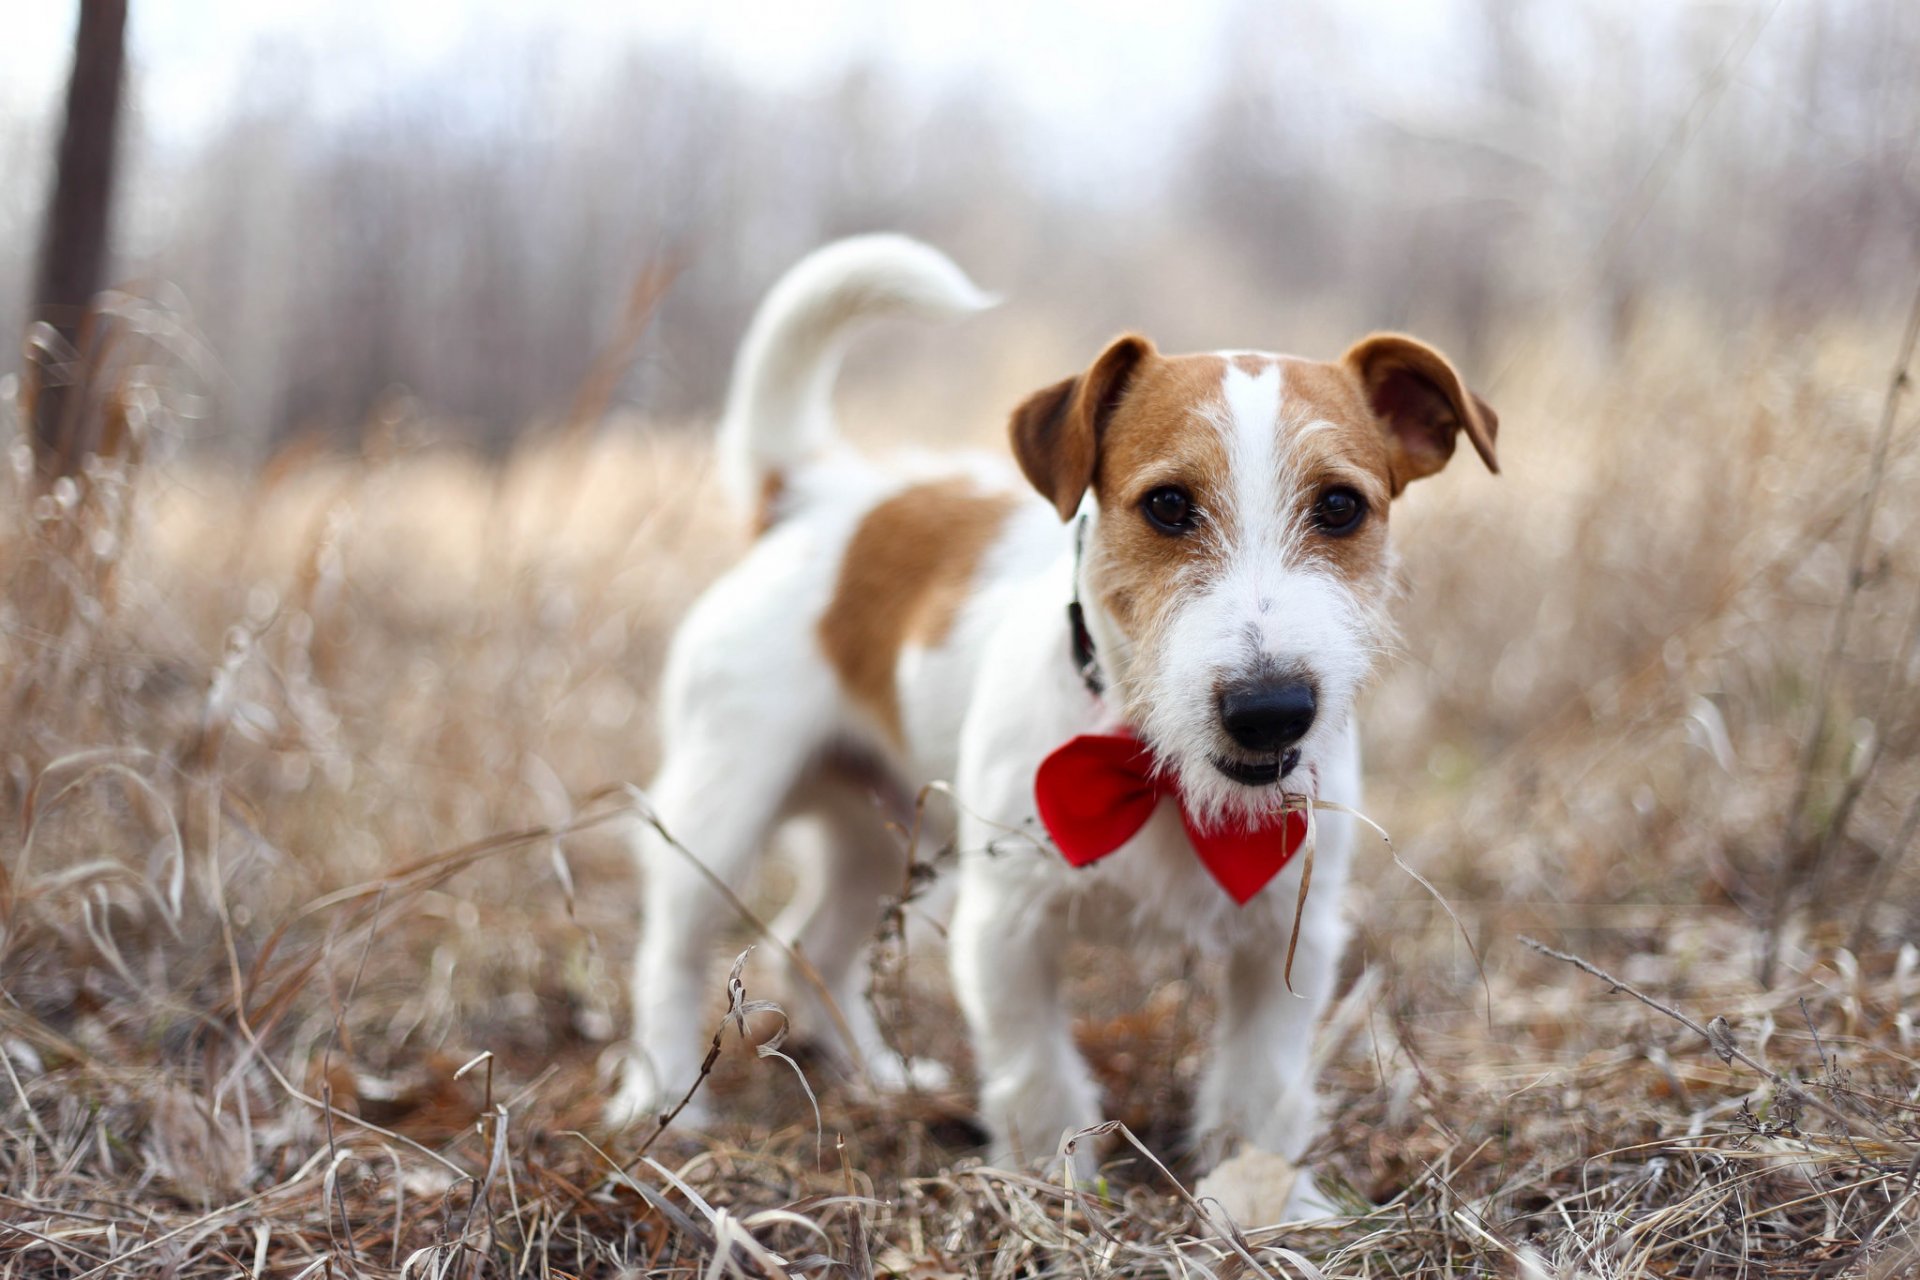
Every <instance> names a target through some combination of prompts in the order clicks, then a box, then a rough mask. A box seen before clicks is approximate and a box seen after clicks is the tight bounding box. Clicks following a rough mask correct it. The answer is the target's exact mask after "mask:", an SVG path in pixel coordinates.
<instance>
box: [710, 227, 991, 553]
mask: <svg viewBox="0 0 1920 1280" xmlns="http://www.w3.org/2000/svg"><path fill="white" fill-rule="evenodd" d="M993 302H994V299H993V298H991V297H989V296H988V295H986V294H984V293H982V292H981V291H980V290H979V289H978V288H976V287H975V286H974V283H973V281H971V280H969V279H967V277H966V273H964V272H963V271H961V270H960V268H959V267H956V266H955V265H954V264H953V262H952V261H951V260H950V259H948V258H947V256H946V255H945V254H943V253H941V252H940V251H939V250H937V249H934V248H932V247H931V246H928V245H925V244H922V243H920V242H919V241H918V240H912V239H909V238H908V237H906V236H900V235H868V236H855V237H853V238H851V239H848V240H839V241H836V242H834V243H833V244H830V245H827V246H826V247H824V248H821V249H817V250H815V251H814V252H813V253H811V254H809V255H807V256H806V257H805V258H803V259H801V260H800V262H799V263H798V264H796V265H795V266H794V267H793V268H792V269H791V270H790V271H788V272H787V274H786V275H784V276H782V277H781V278H780V281H779V283H778V284H776V285H774V286H773V288H772V289H771V290H770V291H769V292H768V294H767V296H766V299H765V300H764V301H762V302H761V304H760V309H759V311H757V312H755V313H754V317H753V323H752V324H751V325H749V326H748V327H747V336H746V337H745V338H743V339H741V341H740V352H739V354H738V355H737V356H736V357H735V358H734V365H733V382H732V385H731V386H730V387H729V388H728V391H727V409H726V414H725V416H724V417H723V418H722V419H721V420H720V442H719V450H720V467H721V472H722V475H723V476H724V477H725V480H726V483H727V487H728V490H729V492H730V493H731V495H732V498H733V500H734V502H735V503H737V504H738V505H739V506H740V508H741V509H742V510H743V511H747V512H751V513H754V514H755V516H756V518H757V519H759V520H760V521H761V522H762V523H766V522H767V521H768V520H769V519H770V518H771V513H770V511H769V508H770V506H772V505H773V503H774V501H775V500H777V497H778V495H779V492H780V490H781V488H782V487H783V486H784V484H785V481H786V477H787V475H788V473H790V472H791V471H792V470H793V469H794V468H795V467H797V466H799V465H800V464H802V463H804V462H807V461H808V460H809V459H812V458H814V457H817V456H818V455H819V454H820V453H822V452H823V451H824V450H825V449H826V448H827V446H828V445H830V444H831V443H832V441H833V439H834V435H835V432H834V427H833V404H832V395H833V380H834V375H835V374H837V373H838V372H839V369H840V358H841V356H842V355H843V354H845V352H846V347H847V339H848V337H849V336H850V334H851V331H852V329H853V327H854V323H855V322H856V321H858V320H861V319H863V318H865V317H867V316H878V315H919V316H928V317H936V318H937V317H946V316H959V315H966V314H968V313H970V312H974V311H978V310H980V309H982V308H983V307H989V306H992V305H993Z"/></svg>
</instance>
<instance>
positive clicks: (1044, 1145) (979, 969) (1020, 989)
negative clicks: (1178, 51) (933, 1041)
mask: <svg viewBox="0 0 1920 1280" xmlns="http://www.w3.org/2000/svg"><path fill="white" fill-rule="evenodd" d="M973 848H975V849H979V846H978V845H975V846H973ZM1023 854H1025V851H1008V852H1005V853H1002V854H999V855H995V854H993V853H990V852H987V851H985V850H983V849H982V850H980V851H978V852H970V853H969V854H968V856H967V858H966V859H965V861H963V863H962V864H961V876H960V894H959V900H958V901H957V902H956V903H955V905H954V916H953V924H952V932H951V936H950V939H949V958H950V960H951V963H952V966H953V979H954V993H955V995H956V996H957V997H958V998H959V1001H960V1008H961V1011H962V1012H964V1013H965V1014H966V1018H967V1024H968V1027H969V1028H970V1030H971V1031H972V1033H973V1049H974V1059H975V1062H976V1065H977V1067H978V1070H979V1073H980V1110H981V1113H982V1115H983V1117H984V1118H985V1120H986V1122H987V1127H988V1129H989V1130H990V1131H991V1133H992V1135H993V1151H992V1158H993V1159H994V1160H995V1161H1015V1162H1019V1163H1024V1164H1043V1163H1044V1164H1052V1163H1054V1157H1055V1156H1056V1155H1057V1154H1058V1153H1059V1151H1060V1150H1061V1142H1062V1139H1063V1137H1064V1136H1065V1135H1067V1134H1069V1133H1072V1132H1075V1131H1077V1130H1080V1129H1085V1128H1088V1127H1090V1126H1092V1125H1095V1124H1098V1123H1099V1122H1100V1093H1099V1089H1098V1087H1097V1086H1096V1085H1095V1084H1094V1080H1093V1074H1092V1072H1091V1071H1089V1070H1088V1068H1087V1064H1086V1060H1085V1059H1084V1058H1082V1057H1081V1056H1080V1052H1079V1050H1078V1049H1076V1048H1075V1047H1074V1044H1073V1034H1072V1024H1071V1022H1070V1020H1069V1018H1068V1015H1067V1010H1066V1008H1065V1006H1064V1004H1063V1003H1062V1001H1061V998H1060V954H1061V951H1062V949H1063V947H1064V945H1065V941H1066V927H1065V922H1064V921H1063V920H1062V919H1061V918H1060V914H1059V912H1058V911H1057V910H1054V909H1049V907H1048V905H1047V901H1046V897H1047V895H1046V893H1045V886H1044V885H1043V883H1041V882H1042V880H1043V877H1041V876H1038V875H1036V874H1034V873H1033V870H1032V868H1030V867H1026V868H1023V867H1019V866H1015V865H1009V864H1010V863H1013V862H1015V860H1017V859H1020V858H1022V856H1023ZM1028 856H1030V855H1028ZM1097 1173H1098V1161H1097V1159H1096V1158H1095V1156H1094V1155H1093V1154H1092V1150H1091V1148H1090V1146H1089V1145H1088V1144H1084V1143H1083V1144H1081V1150H1080V1151H1078V1152H1076V1154H1075V1155H1074V1157H1073V1174H1074V1178H1075V1180H1076V1181H1077V1182H1080V1183H1082V1185H1085V1184H1086V1183H1088V1182H1091V1181H1092V1179H1093V1178H1094V1177H1095V1176H1096V1174H1097Z"/></svg>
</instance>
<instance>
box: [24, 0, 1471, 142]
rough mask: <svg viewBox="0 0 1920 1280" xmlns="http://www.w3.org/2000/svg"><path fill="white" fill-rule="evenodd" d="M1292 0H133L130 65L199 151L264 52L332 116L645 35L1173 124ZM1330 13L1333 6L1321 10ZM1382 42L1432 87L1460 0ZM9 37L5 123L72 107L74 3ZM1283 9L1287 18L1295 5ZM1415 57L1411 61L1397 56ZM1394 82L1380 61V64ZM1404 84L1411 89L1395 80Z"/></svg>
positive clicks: (1371, 4) (757, 64) (1421, 2)
mask: <svg viewBox="0 0 1920 1280" xmlns="http://www.w3.org/2000/svg"><path fill="white" fill-rule="evenodd" d="M1236 2H1240V3H1251V4H1256V5H1258V4H1277V0H1188V2H1187V3H1184V4H1167V3H1165V0H624V2H621V0H546V2H545V3H540V2H536V0H132V15H133V17H132V34H131V41H130V43H131V59H132V63H133V67H134V74H135V75H136V76H137V77H138V90H137V92H138V94H139V99H140V102H141V103H142V105H143V106H144V108H145V112H144V117H145V120H146V123H147V126H148V128H150V129H152V130H154V131H155V132H156V133H158V134H159V135H160V136H162V137H165V138H169V139H173V140H179V139H184V138H190V137H193V136H194V135H196V134H198V133H199V132H201V131H202V130H203V129H205V128H206V127H207V126H209V125H210V124H212V123H213V122H215V121H216V120H218V119H219V118H220V116H221V115H222V114H223V113H224V112H225V111H226V110H227V108H228V105H229V103H230V102H231V101H232V99H233V97H234V95H235V93H236V92H237V91H238V89H239V88H240V86H241V85H242V84H243V83H244V82H245V78H246V76H247V74H248V72H249V70H250V69H251V68H252V67H253V65H254V62H255V59H254V55H255V54H256V53H257V52H258V51H259V50H260V49H261V48H262V47H263V45H264V44H266V43H268V42H277V43H281V44H283V45H292V46H295V47H301V48H304V49H307V50H309V51H312V52H314V53H315V54H317V55H318V56H317V60H316V63H315V66H316V69H317V70H321V71H323V74H322V76H321V77H320V80H321V83H322V84H323V85H324V87H325V89H326V92H327V94H328V96H329V98H330V99H331V101H332V105H334V106H336V107H340V108H346V109H350V108H351V107H352V105H353V104H354V103H355V101H356V99H358V100H366V99H370V98H371V97H372V96H373V95H374V94H375V93H377V92H378V91H379V90H380V88H382V87H383V86H389V87H390V86H391V84H392V83H393V81H394V80H395V78H399V79H402V80H404V79H405V78H406V77H407V76H408V75H409V73H410V72H411V73H419V72H424V71H427V70H431V69H433V68H435V67H440V66H444V65H446V64H447V63H448V62H450V61H451V60H453V59H454V58H456V57H457V56H459V54H460V52H461V51H462V50H463V49H469V50H470V49H472V48H473V47H475V45H476V43H479V44H481V45H483V46H485V47H489V48H493V49H511V48H512V47H513V46H514V45H515V44H516V43H522V42H529V43H530V42H532V41H534V40H536V39H537V40H539V41H541V42H542V43H544V44H546V45H549V46H553V45H556V44H557V46H558V47H557V51H558V52H559V53H560V55H561V56H562V58H563V59H564V63H563V65H567V66H569V67H570V68H573V67H577V68H579V69H580V70H582V71H591V70H592V69H593V67H594V64H595V63H596V62H599V63H604V62H606V61H608V60H610V59H612V58H615V57H617V56H618V55H619V54H620V53H621V51H622V50H624V49H625V48H627V47H630V46H631V45H632V44H633V43H634V42H636V41H643V42H650V43H657V44H663V45H668V46H673V47H678V48H681V49H685V50H686V51H687V52H688V53H689V54H690V55H694V56H699V57H701V58H703V59H704V60H709V61H712V62H714V63H717V64H719V65H721V66H725V67H728V68H730V69H731V70H732V71H733V72H735V73H736V74H738V75H739V76H741V77H742V78H743V79H745V80H747V81H749V82H751V83H755V84H759V85H771V86H777V87H788V88H792V87H804V86H807V85H809V84H815V83H820V82H824V81H826V80H829V79H831V78H832V77H833V76H834V74H835V73H837V72H838V71H839V70H841V69H843V68H844V67H845V66H847V65H848V64H850V63H853V62H858V61H862V60H865V61H884V62H887V63H890V64H892V65H893V66H895V67H896V68H897V69H899V70H900V71H901V72H903V73H904V76H905V78H906V79H907V80H908V81H909V82H910V83H912V84H915V85H919V86H923V87H924V88H925V89H927V90H928V91H929V92H937V91H939V90H941V89H943V88H946V87H948V86H950V85H952V84H954V83H956V82H958V81H961V80H966V81H972V82H975V83H976V84H981V83H984V84H985V85H987V86H989V87H991V88H992V89H993V90H994V91H995V92H997V93H1001V94H1004V95H1005V96H1006V97H1007V98H1008V99H1010V100H1011V102H1012V104H1013V105H1015V106H1016V107H1019V108H1022V109H1023V110H1024V112H1025V113H1026V114H1028V115H1029V116H1030V117H1032V118H1033V119H1036V120H1039V121H1044V122H1048V124H1049V127H1051V128H1057V129H1063V130H1068V131H1072V130H1074V129H1075V128H1076V127H1077V126H1079V125H1083V124H1088V123H1091V122H1093V121H1094V120H1096V119H1097V120H1099V121H1100V122H1102V123H1103V124H1104V127H1105V130H1107V131H1112V130H1113V129H1114V126H1115V125H1124V124H1129V123H1134V122H1135V121H1136V118H1137V122H1138V123H1139V124H1140V125H1142V126H1143V127H1145V128H1149V129H1151V128H1153V127H1155V125H1156V123H1159V127H1162V128H1164V121H1165V119H1166V117H1167V115H1168V114H1169V108H1177V107H1179V106H1183V105H1185V104H1186V103H1187V102H1189V101H1191V100H1194V99H1195V98H1197V97H1199V96H1200V95H1201V94H1203V93H1204V91H1205V89H1206V85H1207V77H1208V74H1209V71H1210V69H1211V68H1212V67H1214V66H1216V65H1217V64H1218V62H1219V60H1220V57H1221V54H1222V50H1221V47H1220V45H1221V37H1220V23H1221V20H1222V18H1223V17H1224V16H1225V15H1226V14H1227V13H1228V12H1229V10H1230V8H1231V7H1232V6H1233V5H1234V4H1235V3H1236ZM1324 7H1325V6H1323V8H1324ZM1339 7H1342V8H1344V9H1346V10H1348V11H1350V12H1354V11H1357V12H1358V13H1359V14H1360V15H1361V16H1362V18H1363V19H1374V20H1378V19H1380V18H1382V17H1384V16H1385V15H1387V14H1389V13H1390V14H1391V15H1392V19H1391V21H1390V22H1378V21H1368V22H1367V23H1366V25H1368V26H1370V27H1375V28H1376V29H1377V34H1378V36H1379V37H1380V38H1379V39H1378V40H1377V41H1375V40H1373V39H1369V44H1370V46H1372V47H1371V49H1370V55H1369V56H1370V58H1372V57H1378V58H1382V59H1385V60H1386V61H1387V62H1388V63H1389V64H1392V63H1394V62H1401V63H1403V64H1404V69H1405V72H1406V74H1407V75H1408V76H1410V77H1413V78H1415V79H1416V80H1419V79H1424V78H1425V76H1426V74H1428V73H1425V72H1423V71H1422V68H1423V67H1425V68H1431V67H1432V66H1433V63H1434V59H1433V58H1432V56H1431V54H1432V50H1433V42H1434V41H1435V40H1436V39H1443V38H1444V36H1445V33H1446V30H1447V28H1448V27H1449V26H1450V25H1451V23H1450V21H1449V17H1450V15H1453V14H1455V13H1457V12H1458V11H1459V9H1460V8H1461V0H1418V2H1414V0H1358V2H1357V3H1355V2H1354V0H1348V3H1347V4H1346V5H1344V6H1339ZM9 8H10V10H11V12H9V14H8V16H7V20H6V29H7V35H8V39H7V40H6V41H5V42H4V43H3V44H0V113H5V112H20V111H22V110H33V109H34V108H36V107H37V106H40V105H43V104H46V103H48V102H50V101H52V100H53V99H54V98H55V97H57V95H58V93H59V92H60V88H61V86H62V84H63V83H64V78H65V75H66V71H67V65H68V60H69V57H70V53H69V48H70V46H69V41H70V39H71V31H72V24H73V21H74V12H75V6H74V5H73V4H72V3H71V2H70V0H69V2H67V3H49V2H47V0H15V3H13V4H11V5H9ZM1277 11H1278V12H1280V13H1284V11H1285V6H1284V5H1279V6H1278V9H1277ZM1396 53H1397V54H1398V55H1399V57H1398V58H1397V59H1396V57H1395V54H1396ZM1370 69H1371V70H1376V71H1377V70H1379V68H1377V67H1374V68H1370ZM1389 78H1390V79H1393V78H1396V77H1389Z"/></svg>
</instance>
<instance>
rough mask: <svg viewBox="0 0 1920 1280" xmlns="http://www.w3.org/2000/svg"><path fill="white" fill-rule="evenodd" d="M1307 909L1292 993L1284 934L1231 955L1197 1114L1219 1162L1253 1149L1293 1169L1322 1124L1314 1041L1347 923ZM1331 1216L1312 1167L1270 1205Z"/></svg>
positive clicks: (1334, 912) (1328, 909)
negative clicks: (1286, 1194)
mask: <svg viewBox="0 0 1920 1280" xmlns="http://www.w3.org/2000/svg"><path fill="white" fill-rule="evenodd" d="M1318 888H1319V886H1318V885H1317V884H1316V885H1315V889H1316V890H1318ZM1308 911H1309V914H1308V917H1307V918H1306V919H1304V920H1303V921H1302V922H1301V930H1300V946H1299V951H1298V952H1297V954H1296V955H1295V957H1294V968H1293V986H1292V989H1291V990H1289V989H1288V986H1287V981H1286V977H1285V971H1286V940H1285V938H1284V937H1282V938H1281V939H1279V942H1278V946H1277V947H1275V946H1271V945H1266V944H1258V945H1242V946H1240V947H1238V948H1236V949H1235V950H1234V951H1233V952H1232V954H1231V955H1229V957H1228V959H1227V966H1226V981H1225V985H1224V986H1223V988H1222V990H1221V993H1220V1013H1219V1019H1218V1023H1217V1025H1216V1028H1215V1033H1214V1051H1213V1061H1212V1063H1211V1064H1210V1065H1209V1067H1208V1070H1207V1075H1206V1079H1205V1080H1204V1081H1203V1082H1202V1085H1201V1089H1200V1097H1199V1107H1198V1114H1197V1115H1196V1121H1197V1125H1196V1128H1197V1131H1198V1137H1199V1139H1200V1145H1201V1150H1202V1151H1203V1152H1204V1153H1205V1154H1206V1155H1207V1156H1208V1157H1209V1158H1211V1159H1213V1160H1218V1159H1220V1158H1222V1157H1227V1156H1232V1155H1235V1154H1237V1153H1239V1152H1252V1153H1254V1154H1255V1155H1256V1156H1280V1157H1283V1158H1284V1159H1285V1160H1287V1161H1288V1162H1290V1163H1291V1164H1293V1165H1295V1166H1296V1167H1297V1166H1298V1164H1299V1161H1300V1159H1301V1157H1302V1156H1304V1155H1305V1154H1306V1151H1307V1148H1308V1147H1309V1146H1310V1145H1311V1144H1312V1142H1313V1138H1314V1134H1315V1132H1316V1131H1317V1129H1318V1127H1319V1122H1320V1099H1319V1093H1318V1090H1317V1089H1316V1087H1315V1081H1314V1078H1313V1036H1314V1029H1315V1026H1316V1024H1317V1023H1318V1022H1319V1019H1320V1014H1321V1012H1322V1011H1323V1010H1324V1009H1325V1008H1326V1005H1327V1001H1328V999H1329V998H1330V996H1331V995H1332V992H1333V984H1334V979H1335V977H1336V975H1337V973H1338V970H1339V962H1340V952H1341V949H1342V947H1343V945H1344V943H1345V940H1346V926H1345V922H1344V921H1343V920H1342V919H1341V916H1340V913H1339V910H1338V907H1337V905H1336V903H1331V902H1330V903H1327V904H1325V905H1322V906H1320V907H1319V909H1318V910H1315V909H1314V906H1313V905H1310V906H1309V909H1308ZM1330 1210H1331V1206H1330V1205H1329V1204H1328V1203H1327V1201H1326V1200H1325V1199H1324V1198H1322V1197H1321V1195H1320V1193H1319V1191H1318V1188H1317V1187H1316V1186H1315V1184H1314V1180H1313V1176H1312V1174H1311V1172H1310V1171H1308V1170H1306V1169H1299V1171H1298V1176H1297V1177H1296V1179H1295V1180H1294V1182H1293V1187H1292V1192H1291V1195H1290V1196H1289V1197H1288V1200H1287V1203H1286V1204H1285V1205H1284V1206H1281V1205H1277V1204H1276V1205H1273V1206H1271V1207H1270V1212H1271V1213H1272V1214H1274V1215H1275V1216H1282V1215H1283V1216H1285V1217H1288V1218H1305V1217H1321V1216H1325V1215H1326V1214H1327V1213H1328V1212H1330ZM1242 1225H1252V1224H1251V1223H1243V1224H1242Z"/></svg>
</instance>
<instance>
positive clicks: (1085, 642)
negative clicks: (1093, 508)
mask: <svg viewBox="0 0 1920 1280" xmlns="http://www.w3.org/2000/svg"><path fill="white" fill-rule="evenodd" d="M1086 541H1087V518H1086V517H1085V516H1081V517H1080V519H1079V521H1078V523H1076V524H1075V525H1074V526H1073V599H1071V600H1069V601H1068V602H1067V629H1068V631H1069V632H1070V633H1071V634H1072V636H1073V669H1074V670H1075V671H1077V672H1079V673H1080V683H1081V684H1084V685H1086V686H1087V692H1088V693H1090V694H1092V695H1093V696H1094V697H1096V698H1098V697H1100V696H1102V695H1103V694H1105V693H1106V691H1107V682H1106V681H1105V680H1103V679H1101V678H1100V659H1099V658H1098V657H1097V656H1096V655H1095V654H1094V652H1093V633H1092V632H1091V631H1088V630H1087V614H1086V611H1085V610H1084V609H1082V608H1081V607H1080V557H1081V554H1082V552H1084V551H1085V550H1086Z"/></svg>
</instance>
